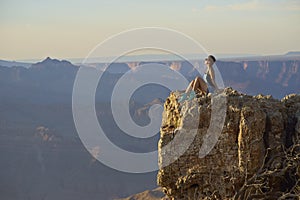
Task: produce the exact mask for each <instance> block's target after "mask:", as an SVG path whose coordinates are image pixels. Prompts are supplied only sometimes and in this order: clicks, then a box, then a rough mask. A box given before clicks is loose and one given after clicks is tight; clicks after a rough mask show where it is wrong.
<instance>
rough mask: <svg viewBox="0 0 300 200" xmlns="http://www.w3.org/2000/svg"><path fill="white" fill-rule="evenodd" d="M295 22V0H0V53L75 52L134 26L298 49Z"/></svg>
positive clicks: (230, 43) (203, 40)
mask: <svg viewBox="0 0 300 200" xmlns="http://www.w3.org/2000/svg"><path fill="white" fill-rule="evenodd" d="M299 24H300V0H240V1H237V0H226V1H224V0H151V1H146V0H106V1H104V0H48V1H46V0H0V27H1V28H0V44H1V45H0V59H6V60H22V59H43V58H45V57H47V56H50V57H53V58H58V59H67V58H82V57H85V56H86V55H87V54H88V53H89V52H90V51H91V49H93V48H94V47H95V46H96V45H97V44H99V43H100V42H102V41H104V40H105V39H107V38H108V37H110V36H112V35H114V34H117V33H119V32H121V31H125V30H128V29H132V28H141V27H165V28H169V29H174V30H177V31H180V32H182V33H184V34H186V35H188V36H190V37H192V38H194V39H195V40H196V41H198V42H199V43H200V44H202V45H203V46H204V47H205V48H206V49H207V50H208V51H209V52H211V53H214V54H264V55H266V54H267V55H270V54H284V53H287V52H288V51H300V37H299V36H300V26H299ZM133 42H134V41H133ZM186 53H194V52H188V49H187V50H186ZM103 56H111V55H109V51H108V53H107V55H103Z"/></svg>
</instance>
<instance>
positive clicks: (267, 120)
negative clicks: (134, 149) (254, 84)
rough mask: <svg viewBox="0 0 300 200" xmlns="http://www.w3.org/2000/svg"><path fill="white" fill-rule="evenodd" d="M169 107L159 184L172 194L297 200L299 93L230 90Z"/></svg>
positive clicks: (174, 101)
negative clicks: (282, 94) (250, 93)
mask: <svg viewBox="0 0 300 200" xmlns="http://www.w3.org/2000/svg"><path fill="white" fill-rule="evenodd" d="M180 94H181V93H180V92H173V93H171V94H170V96H169V97H168V98H167V100H166V102H165V105H164V112H163V120H162V127H161V137H160V141H159V147H158V148H159V166H160V170H159V172H158V176H157V181H158V184H159V185H160V186H161V187H162V188H163V190H164V192H165V193H166V194H167V196H168V197H169V198H170V199H280V198H281V199H297V198H298V197H299V195H300V185H299V177H300V167H299V166H300V157H299V156H300V143H299V133H300V95H289V96H286V97H285V98H283V99H282V100H281V101H280V100H276V99H273V98H272V97H271V96H263V95H258V96H248V95H244V94H240V93H238V92H237V91H235V90H232V89H231V88H226V89H224V90H223V91H220V92H219V93H218V94H214V95H208V96H205V97H200V96H198V97H197V98H195V99H193V100H190V101H184V102H182V103H178V101H177V100H178V97H179V96H180Z"/></svg>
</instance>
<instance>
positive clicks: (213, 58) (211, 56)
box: [208, 55, 216, 62]
mask: <svg viewBox="0 0 300 200" xmlns="http://www.w3.org/2000/svg"><path fill="white" fill-rule="evenodd" d="M208 58H211V59H212V60H213V61H214V62H216V58H215V57H214V56H213V55H209V56H208Z"/></svg>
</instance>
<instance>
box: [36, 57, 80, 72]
mask: <svg viewBox="0 0 300 200" xmlns="http://www.w3.org/2000/svg"><path fill="white" fill-rule="evenodd" d="M68 67H71V68H74V67H76V68H77V66H75V65H73V64H72V63H71V62H69V61H67V60H61V61H60V60H58V59H52V58H50V57H47V58H46V59H44V60H43V61H41V62H37V63H35V64H32V65H31V68H51V69H52V68H68Z"/></svg>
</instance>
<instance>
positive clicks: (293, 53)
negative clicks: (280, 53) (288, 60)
mask: <svg viewBox="0 0 300 200" xmlns="http://www.w3.org/2000/svg"><path fill="white" fill-rule="evenodd" d="M285 55H287V56H300V51H289V52H287V53H286V54H285Z"/></svg>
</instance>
